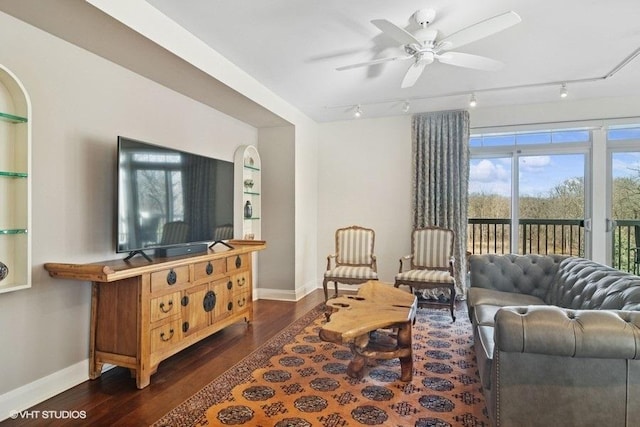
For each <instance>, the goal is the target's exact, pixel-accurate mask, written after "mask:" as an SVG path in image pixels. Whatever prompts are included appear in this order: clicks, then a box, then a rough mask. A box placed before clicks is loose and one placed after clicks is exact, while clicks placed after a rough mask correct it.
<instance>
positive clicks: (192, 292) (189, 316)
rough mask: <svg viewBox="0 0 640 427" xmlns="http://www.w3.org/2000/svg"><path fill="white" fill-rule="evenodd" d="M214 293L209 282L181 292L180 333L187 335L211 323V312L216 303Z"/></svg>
mask: <svg viewBox="0 0 640 427" xmlns="http://www.w3.org/2000/svg"><path fill="white" fill-rule="evenodd" d="M216 300H217V297H216V294H215V292H213V290H211V289H210V286H209V283H205V284H202V285H200V286H194V287H192V288H189V289H186V290H184V291H183V292H182V298H181V299H180V306H181V308H182V327H181V329H182V333H183V334H184V336H185V337H186V336H189V335H191V334H193V333H195V332H197V331H199V330H201V329H203V328H206V327H207V326H209V325H210V324H211V312H212V311H213V309H214V307H215V305H216Z"/></svg>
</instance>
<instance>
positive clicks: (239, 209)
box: [234, 145, 262, 240]
mask: <svg viewBox="0 0 640 427" xmlns="http://www.w3.org/2000/svg"><path fill="white" fill-rule="evenodd" d="M234 164H235V180H236V182H235V198H234V204H235V206H234V219H235V220H234V228H235V230H234V237H235V238H236V239H243V240H260V239H261V238H262V229H261V228H262V227H261V226H262V220H261V212H262V186H261V184H262V179H261V178H262V175H261V174H262V171H261V168H262V164H261V160H260V154H259V153H258V150H257V148H256V147H254V146H253V145H242V146H240V147H238V148H237V149H236V152H235V156H234ZM247 202H248V203H249V204H250V206H251V215H250V216H247V215H245V213H246V205H247Z"/></svg>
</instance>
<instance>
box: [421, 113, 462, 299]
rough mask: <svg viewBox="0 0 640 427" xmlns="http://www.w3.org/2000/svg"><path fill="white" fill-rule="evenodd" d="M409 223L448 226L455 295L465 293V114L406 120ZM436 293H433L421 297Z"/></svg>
mask: <svg viewBox="0 0 640 427" xmlns="http://www.w3.org/2000/svg"><path fill="white" fill-rule="evenodd" d="M412 140H413V227H414V228H421V227H426V226H436V227H445V228H450V229H452V230H453V231H454V233H455V236H456V239H455V246H454V251H453V252H454V256H455V258H456V277H455V279H456V293H457V294H458V295H460V296H461V297H462V298H464V297H465V295H466V286H465V283H466V280H465V278H466V267H467V266H466V246H467V199H468V197H467V190H468V186H469V112H468V111H463V110H459V111H440V112H435V113H426V114H417V115H415V116H413V119H412ZM427 296H437V295H427Z"/></svg>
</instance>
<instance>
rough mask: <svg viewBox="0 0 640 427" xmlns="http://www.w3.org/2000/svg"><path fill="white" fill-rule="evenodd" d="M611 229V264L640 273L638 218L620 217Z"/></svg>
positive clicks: (639, 223)
mask: <svg viewBox="0 0 640 427" xmlns="http://www.w3.org/2000/svg"><path fill="white" fill-rule="evenodd" d="M616 224H617V225H616V228H614V229H613V249H612V251H611V253H612V254H613V266H614V267H616V268H618V269H620V270H624V271H631V272H633V273H635V274H638V273H640V271H639V265H640V254H639V253H638V250H640V248H638V247H639V246H640V220H637V219H634V220H626V219H620V220H617V221H616Z"/></svg>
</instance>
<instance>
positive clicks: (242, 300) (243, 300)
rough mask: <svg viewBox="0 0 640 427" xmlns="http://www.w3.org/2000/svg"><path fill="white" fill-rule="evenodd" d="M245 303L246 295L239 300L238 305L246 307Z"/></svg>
mask: <svg viewBox="0 0 640 427" xmlns="http://www.w3.org/2000/svg"><path fill="white" fill-rule="evenodd" d="M245 305H247V299H246V298H245V297H242V299H239V300H238V307H244V306H245Z"/></svg>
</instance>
